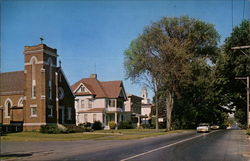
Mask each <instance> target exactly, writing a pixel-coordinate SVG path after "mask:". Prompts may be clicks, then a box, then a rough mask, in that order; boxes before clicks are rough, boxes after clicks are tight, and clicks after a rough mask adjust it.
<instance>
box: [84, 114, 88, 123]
mask: <svg viewBox="0 0 250 161" xmlns="http://www.w3.org/2000/svg"><path fill="white" fill-rule="evenodd" d="M84 122H88V114H84Z"/></svg>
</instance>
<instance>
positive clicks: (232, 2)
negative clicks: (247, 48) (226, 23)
mask: <svg viewBox="0 0 250 161" xmlns="http://www.w3.org/2000/svg"><path fill="white" fill-rule="evenodd" d="M231 7H232V8H231V9H232V31H233V27H234V1H233V0H231Z"/></svg>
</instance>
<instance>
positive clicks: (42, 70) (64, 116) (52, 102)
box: [0, 44, 75, 131]
mask: <svg viewBox="0 0 250 161" xmlns="http://www.w3.org/2000/svg"><path fill="white" fill-rule="evenodd" d="M23 54H24V62H23V63H24V70H22V71H15V72H7V73H0V116H1V117H0V124H3V125H5V127H6V131H9V130H8V129H7V128H8V127H12V126H23V128H24V130H38V129H39V128H40V126H41V125H48V124H75V110H74V95H73V93H72V92H71V89H70V85H69V84H68V82H67V79H66V77H65V75H64V72H63V70H62V68H61V67H60V66H57V56H58V55H57V50H56V49H53V48H50V47H48V46H46V45H45V44H39V45H35V46H25V47H24V52H23Z"/></svg>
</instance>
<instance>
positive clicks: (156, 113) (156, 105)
mask: <svg viewBox="0 0 250 161" xmlns="http://www.w3.org/2000/svg"><path fill="white" fill-rule="evenodd" d="M155 96H156V97H155V130H156V132H158V131H159V123H158V113H159V108H158V98H157V95H155Z"/></svg>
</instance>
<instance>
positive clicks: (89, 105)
mask: <svg viewBox="0 0 250 161" xmlns="http://www.w3.org/2000/svg"><path fill="white" fill-rule="evenodd" d="M88 108H92V99H88Z"/></svg>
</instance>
